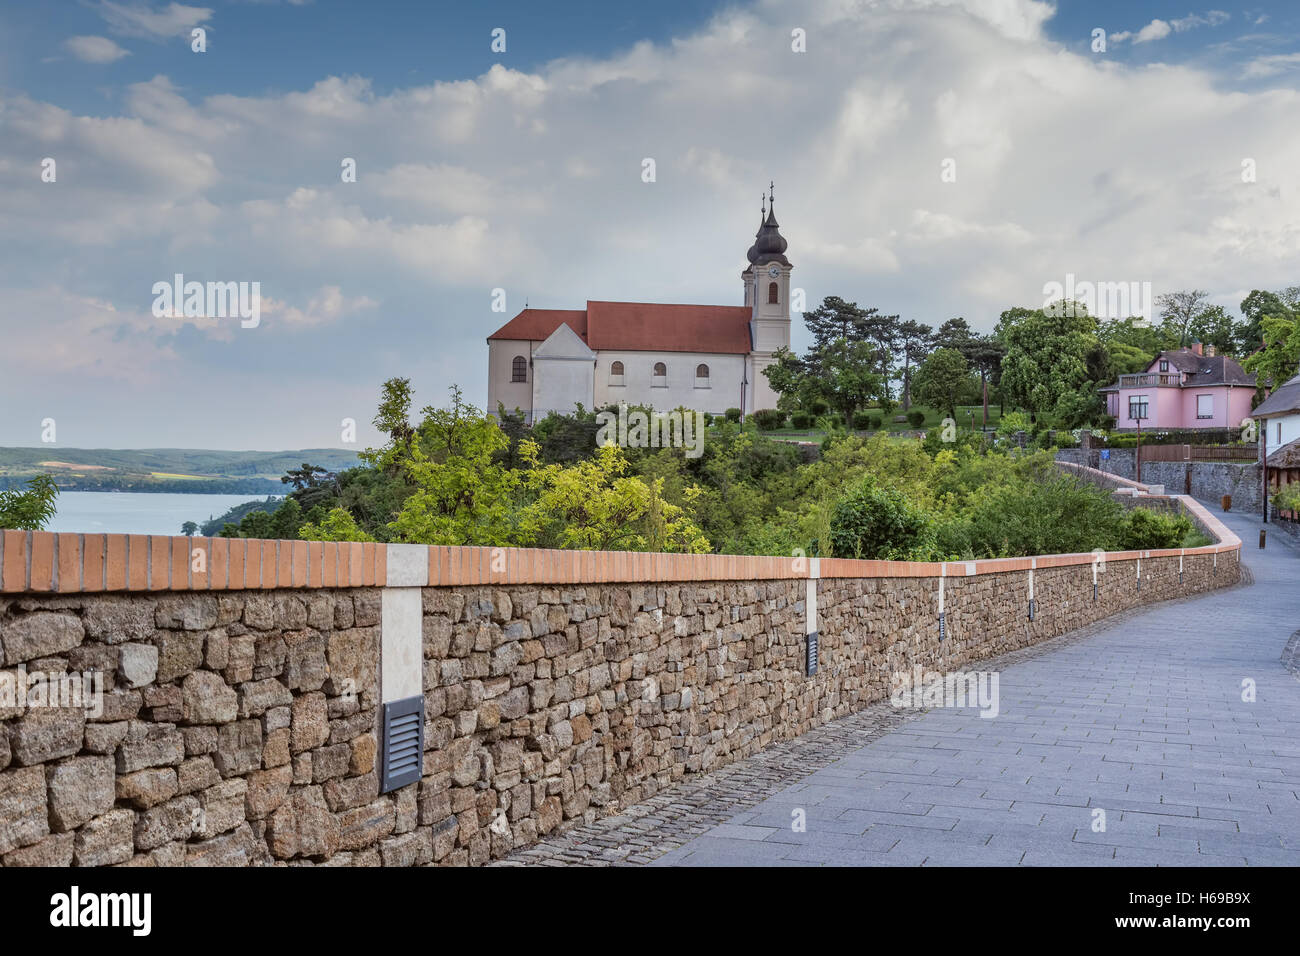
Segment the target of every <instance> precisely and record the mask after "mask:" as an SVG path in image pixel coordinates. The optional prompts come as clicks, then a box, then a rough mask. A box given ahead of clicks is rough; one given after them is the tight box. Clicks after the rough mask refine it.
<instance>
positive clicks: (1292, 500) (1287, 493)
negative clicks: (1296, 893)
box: [1273, 482, 1300, 517]
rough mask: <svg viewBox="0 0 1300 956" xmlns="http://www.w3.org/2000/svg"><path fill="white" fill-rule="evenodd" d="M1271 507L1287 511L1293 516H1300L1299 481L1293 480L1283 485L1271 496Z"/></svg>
mask: <svg viewBox="0 0 1300 956" xmlns="http://www.w3.org/2000/svg"><path fill="white" fill-rule="evenodd" d="M1273 507H1274V508H1276V509H1277V510H1279V511H1289V512H1291V514H1292V516H1293V517H1297V516H1300V483H1296V482H1293V483H1292V484H1289V485H1286V486H1284V487H1283V488H1282V489H1281V490H1280V491H1279V492H1278V493H1277V494H1275V495H1274V496H1273Z"/></svg>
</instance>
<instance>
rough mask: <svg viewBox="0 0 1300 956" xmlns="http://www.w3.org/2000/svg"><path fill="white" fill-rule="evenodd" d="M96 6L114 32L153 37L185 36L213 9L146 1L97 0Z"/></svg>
mask: <svg viewBox="0 0 1300 956" xmlns="http://www.w3.org/2000/svg"><path fill="white" fill-rule="evenodd" d="M98 9H99V14H100V16H102V17H103V18H104V19H105V20H106V21H107V22H108V25H109V26H110V27H111V28H112V30H113V31H114V32H115V33H119V34H121V35H123V36H133V37H146V38H148V39H153V40H159V39H166V38H169V37H175V36H188V35H189V32H190V30H192V29H193V28H194V27H197V26H202V25H203V24H205V23H206V22H207V21H208V20H210V19H211V18H212V10H210V9H209V8H207V7H188V6H185V5H184V4H181V3H175V2H173V3H169V4H168V5H167V6H165V7H158V8H156V9H155V8H154V7H151V6H149V5H148V4H147V3H116V2H114V0H100V3H99V7H98Z"/></svg>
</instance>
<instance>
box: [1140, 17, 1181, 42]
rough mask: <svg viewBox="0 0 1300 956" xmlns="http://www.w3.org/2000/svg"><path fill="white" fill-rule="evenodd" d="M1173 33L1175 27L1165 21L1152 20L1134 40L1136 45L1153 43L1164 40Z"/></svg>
mask: <svg viewBox="0 0 1300 956" xmlns="http://www.w3.org/2000/svg"><path fill="white" fill-rule="evenodd" d="M1172 32H1173V27H1171V26H1170V25H1169V23H1168V22H1167V21H1165V20H1152V21H1151V22H1150V23H1148V24H1147V25H1146V26H1144V27H1143V28H1142V29H1141V30H1139V31H1138V32H1137V36H1136V37H1134V38H1133V42H1134V43H1151V42H1153V41H1155V40H1163V39H1164V38H1165V37H1167V36H1169V34H1170V33H1172Z"/></svg>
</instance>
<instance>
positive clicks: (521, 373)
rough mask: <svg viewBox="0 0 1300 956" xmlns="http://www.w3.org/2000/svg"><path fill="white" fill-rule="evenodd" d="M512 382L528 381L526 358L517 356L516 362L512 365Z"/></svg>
mask: <svg viewBox="0 0 1300 956" xmlns="http://www.w3.org/2000/svg"><path fill="white" fill-rule="evenodd" d="M510 381H512V382H526V381H528V359H526V358H524V357H523V356H522V355H516V356H515V360H514V361H513V362H512V363H511V367H510Z"/></svg>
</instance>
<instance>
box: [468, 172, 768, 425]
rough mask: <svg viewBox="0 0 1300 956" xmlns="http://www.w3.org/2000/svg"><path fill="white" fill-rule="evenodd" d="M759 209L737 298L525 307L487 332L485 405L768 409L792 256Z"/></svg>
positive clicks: (535, 413) (537, 414)
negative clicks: (741, 300)
mask: <svg viewBox="0 0 1300 956" xmlns="http://www.w3.org/2000/svg"><path fill="white" fill-rule="evenodd" d="M768 198H769V204H768V205H766V206H765V207H764V209H763V210H762V214H761V216H760V225H759V229H758V233H757V234H756V235H755V238H754V244H753V245H752V246H750V247H749V252H748V254H747V258H748V259H749V265H748V267H747V268H746V269H745V271H744V272H742V273H741V274H740V277H741V279H742V280H743V282H744V286H745V304H744V305H667V304H660V303H651V302H593V301H591V300H588V301H587V303H586V308H583V309H527V308H526V309H524V310H523V311H522V312H520V313H519V314H518V315H516V316H515V317H514V318H513V319H511V320H510V321H509V322H507V323H506V324H505V325H503V326H501V328H499V329H497V330H496V331H495V332H493V333H492V334H491V335H490V336H488V340H487V343H488V405H487V410H488V411H489V412H493V413H495V412H496V410H497V404H498V403H500V404H501V405H504V406H505V408H506V410H507V411H514V410H515V409H519V410H520V411H522V412H524V413H525V415H526V416H527V418H528V420H529V421H538V420H540V419H542V418H545V417H546V415H547V414H548V413H550V412H551V411H556V412H560V413H562V414H565V413H572V412H573V410H574V406H575V405H576V404H577V403H579V402H581V403H582V405H583V407H584V408H586V409H588V410H591V409H594V408H602V407H605V406H609V405H617V404H619V403H620V402H625V403H627V404H629V405H650V406H653V407H654V408H655V409H657V410H660V411H667V410H669V409H673V408H678V407H685V408H688V409H692V410H696V411H702V412H712V413H714V414H719V413H721V412H724V411H726V410H727V409H728V408H739V409H741V410H743V411H744V412H745V413H746V414H749V413H750V412H753V411H755V410H757V409H761V408H775V407H776V399H777V396H776V393H775V392H773V391H772V388H771V386H770V385H769V384H768V381H767V377H766V376H765V375H763V369H764V368H766V367H767V366H768V365H770V364H771V363H772V361H773V359H772V354H773V353H774V352H775V351H776V350H777V349H779V348H789V346H790V270H791V268H792V266H791V265H790V260H789V259H787V258H786V256H785V251H786V241H785V239H784V238H783V237H782V235H781V232H780V229H779V227H778V225H777V221H776V210H775V203H774V202H772V201H771V199H772V197H771V195H770V194H769V197H768Z"/></svg>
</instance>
